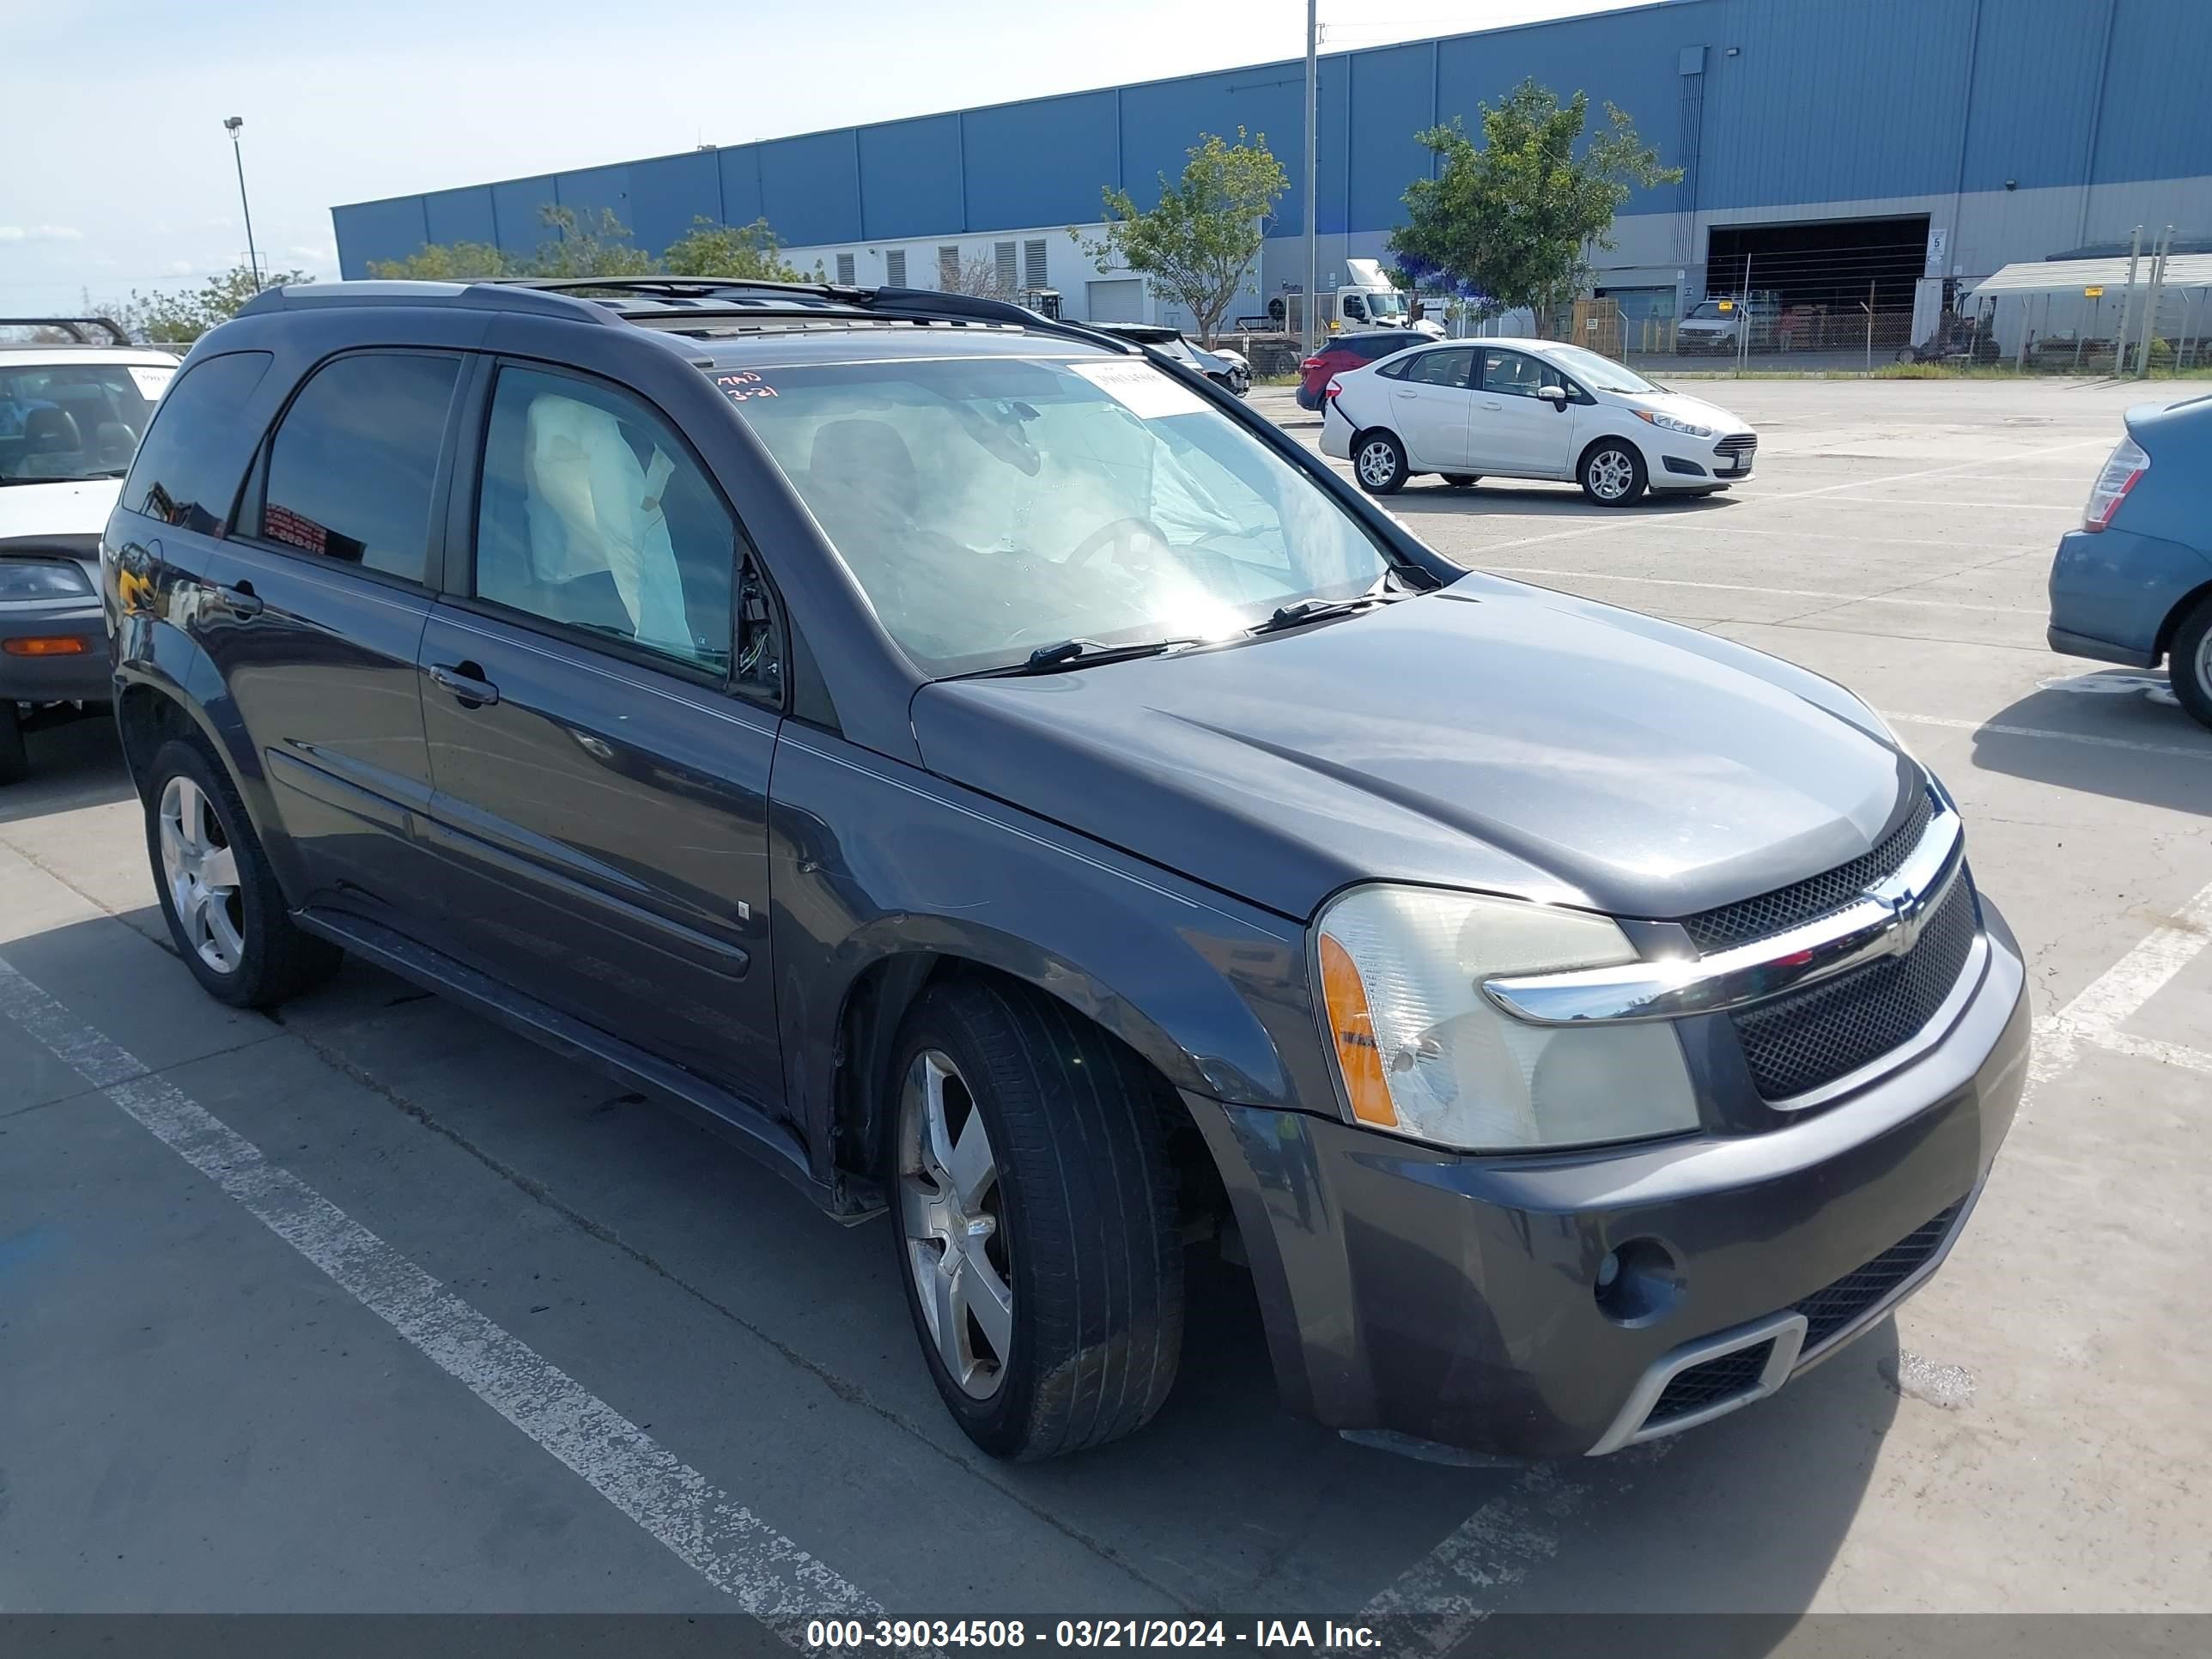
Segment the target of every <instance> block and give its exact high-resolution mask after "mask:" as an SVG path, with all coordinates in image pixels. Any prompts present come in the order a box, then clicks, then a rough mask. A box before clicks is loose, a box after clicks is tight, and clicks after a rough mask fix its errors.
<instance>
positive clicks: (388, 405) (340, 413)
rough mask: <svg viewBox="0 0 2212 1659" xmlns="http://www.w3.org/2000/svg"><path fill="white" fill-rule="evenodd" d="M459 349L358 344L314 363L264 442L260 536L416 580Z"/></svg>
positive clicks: (425, 552)
mask: <svg viewBox="0 0 2212 1659" xmlns="http://www.w3.org/2000/svg"><path fill="white" fill-rule="evenodd" d="M460 368H461V365H460V360H459V358H457V357H435V356H416V355H414V354H411V353H404V352H366V353H362V354H361V355H360V356H351V357H340V358H338V359H337V361H336V362H331V363H328V364H325V366H324V367H323V368H319V369H317V370H316V371H315V373H314V374H313V376H311V377H310V378H309V380H308V381H307V385H306V386H303V387H302V388H301V391H300V393H299V395H298V396H297V397H295V398H293V400H292V406H291V407H290V408H289V409H288V410H285V411H284V417H283V419H282V420H281V421H279V422H277V423H276V436H275V437H274V438H273V439H272V440H270V446H269V472H268V483H267V484H266V486H265V487H264V490H263V492H262V502H263V505H262V508H261V521H260V526H259V535H260V538H261V539H262V540H263V541H265V542H274V543H276V544H277V545H278V546H280V547H286V548H289V549H291V550H294V551H295V552H300V553H311V554H314V555H316V556H319V557H322V558H326V559H335V560H337V561H339V562H342V563H345V564H354V565H359V566H360V567H361V568H362V569H364V570H374V571H378V572H380V573H381V574H385V575H387V576H398V577H402V578H404V579H405V580H408V581H414V582H419V581H421V580H422V579H423V566H424V562H425V561H426V560H427V558H428V554H429V545H430V497H431V492H432V488H433V486H434V485H435V483H436V481H437V476H438V454H439V451H440V449H441V447H442V446H443V444H444V441H445V435H446V413H447V409H448V408H449V407H450V406H451V404H452V403H453V382H454V381H455V380H458V379H459V375H460Z"/></svg>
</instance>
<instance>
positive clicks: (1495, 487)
mask: <svg viewBox="0 0 2212 1659" xmlns="http://www.w3.org/2000/svg"><path fill="white" fill-rule="evenodd" d="M1387 504H1388V506H1389V509H1390V510H1391V511H1392V512H1394V513H1403V514H1405V515H1406V516H1407V517H1409V518H1411V517H1416V516H1420V515H1425V514H1427V513H1448V514H1453V515H1462V514H1482V513H1514V514H1523V513H1525V514H1529V515H1532V516H1541V517H1543V518H1547V519H1592V520H1607V521H1609V522H1612V523H1615V524H1620V523H1626V522H1632V521H1633V520H1637V519H1639V518H1649V517H1652V516H1655V515H1656V516H1658V517H1662V518H1674V517H1680V516H1684V515H1697V514H1703V513H1726V512H1728V511H1729V509H1730V508H1731V507H1738V506H1741V504H1742V501H1741V498H1740V497H1736V496H1732V495H1729V493H1728V492H1727V491H1725V490H1723V491H1722V492H1721V493H1719V494H1717V495H1684V496H1678V497H1668V496H1663V495H1655V496H1650V497H1648V498H1646V499H1645V500H1644V501H1639V502H1638V503H1637V504H1636V505H1635V506H1634V507H1600V506H1599V505H1598V504H1597V503H1596V502H1595V501H1592V500H1590V499H1589V496H1587V495H1583V493H1582V491H1581V490H1580V489H1577V487H1576V486H1574V485H1573V484H1553V483H1519V482H1517V481H1516V482H1513V483H1492V482H1491V481H1490V480H1489V479H1487V478H1486V479H1484V480H1483V481H1482V482H1481V483H1479V484H1475V485H1474V486H1473V487H1472V488H1469V489H1460V488H1457V487H1456V486H1455V485H1452V484H1448V483H1443V481H1442V480H1441V479H1434V478H1431V479H1419V480H1416V481H1415V482H1413V483H1409V484H1407V486H1406V488H1405V489H1401V490H1400V491H1399V492H1398V493H1397V494H1396V495H1393V496H1390V497H1389V498H1388V502H1387Z"/></svg>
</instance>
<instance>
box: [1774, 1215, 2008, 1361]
mask: <svg viewBox="0 0 2212 1659" xmlns="http://www.w3.org/2000/svg"><path fill="white" fill-rule="evenodd" d="M1965 1207H1966V1200H1965V1199H1963V1198H1962V1199H1960V1200H1959V1201H1958V1202H1957V1203H1956V1204H1954V1205H1953V1206H1951V1207H1950V1208H1949V1209H1948V1210H1944V1211H1942V1212H1941V1213H1939V1214H1937V1215H1936V1216H1935V1217H1933V1218H1930V1219H1929V1220H1928V1221H1926V1222H1923V1224H1922V1225H1919V1226H1918V1227H1916V1228H1915V1229H1913V1231H1911V1232H1909V1233H1907V1234H1906V1235H1905V1237H1903V1238H1900V1239H1899V1240H1898V1241H1897V1243H1894V1244H1893V1245H1891V1246H1890V1247H1889V1248H1888V1249H1886V1250H1884V1251H1883V1252H1882V1253H1881V1255H1878V1256H1876V1257H1875V1259H1874V1260H1873V1261H1869V1262H1868V1263H1867V1264H1866V1266H1865V1267H1860V1268H1858V1269H1857V1270H1855V1271H1854V1272H1851V1273H1845V1274H1844V1276H1843V1277H1842V1278H1841V1279H1838V1280H1837V1281H1836V1282H1835V1283H1834V1284H1832V1285H1828V1286H1827V1287H1826V1289H1824V1290H1818V1291H1814V1292H1813V1294H1812V1295H1810V1296H1808V1297H1806V1298H1805V1299H1804V1300H1803V1301H1802V1302H1800V1303H1799V1304H1797V1311H1798V1312H1799V1313H1801V1314H1803V1315H1804V1316H1805V1351H1806V1352H1808V1353H1810V1352H1812V1351H1813V1350H1814V1349H1815V1348H1817V1347H1819V1346H1820V1345H1821V1344H1822V1343H1823V1342H1826V1340H1828V1339H1829V1338H1830V1337H1832V1336H1834V1335H1835V1334H1837V1333H1838V1331H1841V1330H1843V1329H1844V1328H1846V1327H1848V1326H1849V1325H1850V1322H1852V1321H1853V1320H1855V1319H1857V1318H1858V1317H1859V1316H1860V1315H1862V1314H1863V1313H1864V1312H1866V1310H1868V1309H1869V1308H1871V1307H1874V1306H1875V1305H1876V1304H1879V1303H1880V1302H1881V1300H1882V1299H1883V1298H1884V1297H1887V1296H1889V1295H1890V1294H1891V1293H1892V1292H1893V1291H1895V1290H1896V1289H1897V1287H1898V1286H1899V1285H1902V1284H1903V1283H1905V1280H1906V1279H1910V1278H1911V1277H1912V1275H1913V1274H1914V1273H1917V1272H1919V1271H1920V1269H1921V1268H1923V1267H1926V1266H1927V1265H1928V1264H1929V1262H1930V1261H1933V1260H1934V1259H1935V1256H1936V1251H1938V1250H1940V1249H1942V1248H1943V1241H1944V1240H1945V1239H1946V1238H1948V1237H1949V1236H1950V1232H1951V1228H1952V1226H1953V1225H1954V1223H1956V1222H1957V1220H1958V1218H1959V1212H1960V1210H1962V1209H1964V1208H1965Z"/></svg>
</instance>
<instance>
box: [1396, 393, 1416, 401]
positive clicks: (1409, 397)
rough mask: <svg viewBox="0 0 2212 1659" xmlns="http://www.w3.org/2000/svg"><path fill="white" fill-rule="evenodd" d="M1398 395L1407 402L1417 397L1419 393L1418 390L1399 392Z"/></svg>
mask: <svg viewBox="0 0 2212 1659" xmlns="http://www.w3.org/2000/svg"><path fill="white" fill-rule="evenodd" d="M1398 395H1399V397H1401V398H1404V399H1406V400H1407V402H1411V401H1412V400H1413V398H1418V397H1419V396H1420V395H1421V394H1420V393H1419V392H1400V393H1399V394H1398Z"/></svg>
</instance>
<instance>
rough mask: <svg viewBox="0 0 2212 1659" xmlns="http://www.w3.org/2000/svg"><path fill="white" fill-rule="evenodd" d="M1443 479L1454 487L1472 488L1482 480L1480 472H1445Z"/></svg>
mask: <svg viewBox="0 0 2212 1659" xmlns="http://www.w3.org/2000/svg"><path fill="white" fill-rule="evenodd" d="M1443 479H1444V482H1445V483H1448V484H1449V485H1450V486H1451V487H1452V488H1453V489H1474V487H1475V485H1477V484H1479V483H1481V482H1482V475H1481V474H1480V472H1447V473H1445V474H1444V475H1443Z"/></svg>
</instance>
